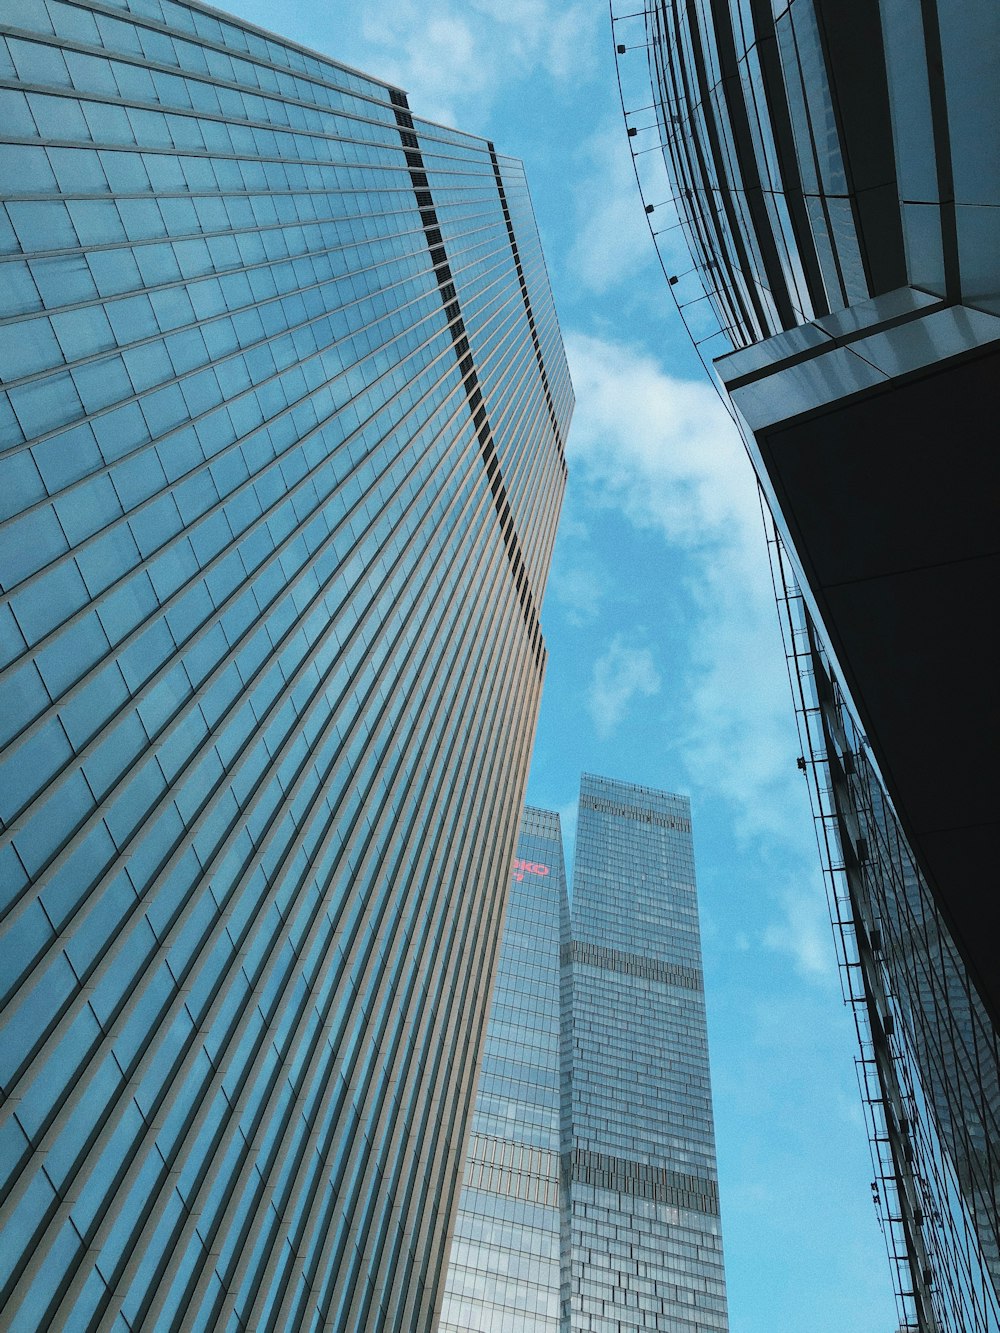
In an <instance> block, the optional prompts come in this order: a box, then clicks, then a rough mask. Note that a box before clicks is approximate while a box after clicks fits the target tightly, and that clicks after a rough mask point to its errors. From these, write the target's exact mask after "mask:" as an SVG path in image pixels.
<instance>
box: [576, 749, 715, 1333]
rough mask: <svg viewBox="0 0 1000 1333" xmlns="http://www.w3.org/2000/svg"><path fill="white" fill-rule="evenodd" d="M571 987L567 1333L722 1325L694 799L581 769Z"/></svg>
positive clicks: (695, 1331)
mask: <svg viewBox="0 0 1000 1333" xmlns="http://www.w3.org/2000/svg"><path fill="white" fill-rule="evenodd" d="M563 986H564V1003H565V1017H564V1024H565V1028H564V1034H563V1036H564V1042H563V1126H562V1154H563V1172H564V1179H565V1182H566V1194H565V1197H564V1200H563V1246H562V1301H563V1329H564V1333H602V1331H603V1330H605V1329H608V1328H621V1329H625V1328H627V1329H629V1330H640V1329H670V1330H671V1333H709V1330H720V1331H721V1333H724V1331H725V1330H726V1329H727V1328H728V1321H727V1318H726V1293H725V1280H724V1274H723V1265H722V1236H721V1231H720V1225H719V1191H718V1182H717V1176H716V1166H715V1136H714V1130H713V1126H712V1098H711V1087H710V1082H709V1069H708V1036H707V1030H706V1024H705V996H704V988H703V983H702V970H701V945H700V939H699V933H698V905H697V898H696V892H695V877H694V852H693V849H692V843H691V811H690V804H689V802H688V800H687V798H686V797H684V796H671V795H669V794H667V793H666V792H659V791H653V790H651V789H650V788H648V787H638V786H634V785H633V784H632V783H628V782H615V781H612V780H611V779H609V778H600V777H592V776H590V775H588V774H584V776H583V778H582V781H581V784H580V813H579V822H578V825H577V835H576V855H575V856H574V859H573V897H572V937H571V941H570V942H569V943H568V944H567V945H566V947H565V949H564V951H563Z"/></svg>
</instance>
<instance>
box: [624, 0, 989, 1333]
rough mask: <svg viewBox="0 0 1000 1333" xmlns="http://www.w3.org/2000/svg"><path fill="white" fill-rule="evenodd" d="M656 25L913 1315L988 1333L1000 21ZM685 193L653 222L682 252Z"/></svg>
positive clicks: (645, 115) (650, 86) (820, 18)
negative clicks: (762, 516) (752, 481)
mask: <svg viewBox="0 0 1000 1333" xmlns="http://www.w3.org/2000/svg"><path fill="white" fill-rule="evenodd" d="M625 8H626V7H623V12H622V16H621V18H620V19H616V23H615V27H616V44H617V49H618V52H619V58H620V61H621V62H622V63H621V66H620V68H621V70H622V71H623V78H624V79H625V84H627V82H628V75H627V70H628V69H629V68H633V69H634V68H636V66H635V65H634V64H633V65H631V66H630V65H629V64H628V63H627V62H634V61H644V62H645V63H646V64H647V66H648V79H646V80H645V82H644V93H643V96H641V97H637V98H635V100H633V101H629V99H628V97H625V98H624V100H625V104H626V110H627V112H628V117H627V119H628V124H629V134H630V136H631V139H632V142H633V145H634V147H635V148H636V150H637V155H636V162H637V175H639V177H640V183H641V180H642V162H643V159H641V158H640V157H639V156H638V154H639V152H641V151H642V150H643V149H645V148H646V147H648V146H649V139H650V138H654V136H655V139H658V140H659V142H660V145H661V146H662V160H663V163H664V164H665V167H666V182H667V184H666V193H667V194H668V195H669V196H670V202H671V204H672V205H673V206H674V208H675V209H676V223H675V224H673V225H675V226H676V228H677V229H678V231H679V233H680V234H681V235H682V236H683V237H684V238H685V240H686V242H687V246H688V248H689V250H690V254H691V258H692V259H693V261H694V267H693V269H692V270H691V273H690V274H687V275H686V274H684V273H680V274H677V275H674V274H673V273H672V272H671V269H670V268H668V270H667V271H668V275H669V276H670V278H671V283H672V285H673V287H674V290H675V294H676V296H677V301H678V305H679V306H680V308H681V310H682V312H683V311H685V310H686V308H687V306H689V305H693V304H695V303H696V302H701V303H705V302H707V306H706V305H705V304H702V305H701V310H702V311H704V310H705V309H707V308H711V309H712V311H714V316H715V321H716V332H715V333H714V334H712V333H711V332H705V333H703V332H702V330H703V328H704V327H705V319H704V318H703V317H702V316H701V315H700V314H699V316H695V315H694V314H692V315H686V314H685V315H684V318H685V320H686V321H687V322H689V324H690V327H691V328H692V329H693V330H695V332H696V337H697V341H698V342H699V343H700V344H702V343H704V344H706V345H707V343H708V340H709V339H710V338H712V337H715V338H718V339H719V342H718V343H716V344H715V346H716V347H717V348H720V349H721V348H722V346H723V344H724V343H726V342H728V344H729V346H730V347H731V348H732V349H733V350H731V351H730V352H728V353H724V354H722V355H720V356H719V357H718V359H717V360H716V361H715V370H716V372H717V375H718V378H719V380H720V382H721V387H722V388H723V389H724V390H725V396H726V400H727V405H728V406H729V407H730V409H731V411H732V414H733V416H734V419H735V420H736V422H737V424H738V425H739V427H740V429H741V432H742V434H743V437H744V439H745V441H746V444H747V448H748V451H749V454H750V457H751V460H752V462H753V464H754V467H755V470H756V472H757V477H758V480H759V483H760V487H761V490H762V492H763V494H764V497H765V499H766V501H767V504H768V506H769V508H770V511H771V515H772V517H773V523H774V532H773V534H772V540H771V547H772V551H773V553H774V568H775V573H776V585H777V591H778V596H779V602H780V605H781V608H782V619H783V624H784V628H785V634H786V647H787V651H788V656H789V662H790V666H791V669H792V676H793V682H794V686H795V690H796V693H797V697H798V701H799V709H800V716H801V722H802V728H801V730H802V736H803V746H804V756H805V757H806V758H808V759H811V760H812V764H811V766H810V768H811V770H812V771H813V773H814V776H815V778H816V781H815V784H814V792H815V808H816V814H817V818H818V820H819V827H820V830H821V845H822V846H823V848H824V855H825V860H826V867H827V871H828V875H829V881H830V887H831V894H832V898H833V901H834V904H835V906H836V910H837V915H838V918H839V920H838V924H840V925H841V926H842V927H843V929H844V932H845V933H844V941H843V953H842V961H843V963H844V964H845V977H846V979H847V989H848V994H849V997H850V999H851V1000H852V1002H853V1003H854V1004H855V1007H856V1011H857V1013H858V1019H859V1031H860V1033H861V1036H862V1041H863V1060H862V1063H861V1069H862V1074H863V1087H864V1092H865V1097H866V1101H867V1102H868V1103H869V1104H870V1105H871V1106H872V1107H873V1108H874V1110H873V1116H874V1121H873V1126H872V1128H873V1139H874V1147H875V1157H876V1171H877V1179H876V1182H875V1183H876V1190H877V1194H878V1195H879V1201H880V1204H881V1206H882V1208H883V1214H884V1221H885V1225H886V1229H887V1234H888V1236H889V1240H890V1251H891V1252H892V1254H893V1255H894V1257H895V1258H896V1260H897V1262H898V1264H899V1283H898V1286H899V1293H900V1299H901V1314H902V1317H903V1323H904V1325H905V1326H906V1327H908V1328H919V1329H921V1330H933V1331H934V1333H937V1331H938V1330H949V1331H950V1333H960V1331H961V1333H986V1331H992V1330H996V1329H997V1328H1000V1267H998V1254H1000V1208H998V1204H1000V1095H998V1087H1000V1078H998V1070H1000V1051H998V1039H997V1024H998V1021H1000V971H998V969H997V967H996V959H995V947H994V941H995V939H996V938H997V933H998V930H1000V909H998V904H997V899H996V895H995V894H994V893H993V892H992V890H991V889H989V888H987V887H986V886H988V885H989V884H991V883H992V881H993V879H994V878H995V870H994V860H995V856H994V848H995V845H996V837H997V830H996V808H995V802H994V800H993V797H992V787H993V783H992V768H993V761H992V755H993V754H995V752H996V748H997V740H998V737H997V730H996V717H997V713H996V706H995V667H994V665H993V662H992V660H991V658H990V654H989V653H988V651H987V650H986V648H985V644H986V642H987V639H988V636H984V634H983V614H984V610H985V608H988V607H989V606H992V605H993V604H995V600H996V589H997V542H996V524H995V512H994V511H995V504H994V498H993V497H994V496H995V495H996V491H997V480H998V478H997V468H996V461H995V460H996V451H995V450H994V449H993V448H992V444H991V443H988V442H991V441H992V438H993V437H994V435H995V433H996V424H995V423H996V408H997V395H996V383H997V377H998V375H1000V166H998V164H1000V151H998V148H1000V144H998V141H1000V92H998V85H997V81H996V75H995V62H996V52H997V50H998V49H1000V10H998V9H997V7H996V5H995V4H993V3H991V2H990V0H972V2H971V3H963V4H956V3H951V2H950V0H929V2H928V3H923V4H920V5H905V4H895V3H890V2H889V0H884V2H881V3H877V4H863V3H860V0H859V2H858V3H854V2H853V0H851V2H849V3H844V2H843V0H837V3H833V0H790V2H786V3H781V4H774V5H772V4H770V3H763V2H760V3H758V0H749V3H740V4H736V3H732V4H726V3H720V4H713V5H711V6H701V7H696V6H690V5H682V4H680V3H677V2H676V0H655V3H654V2H652V0H650V2H649V3H647V4H646V5H645V6H643V7H642V8H641V9H640V10H638V11H636V12H634V13H633V14H632V15H631V16H629V15H627V14H626V13H625V12H624V11H625ZM640 34H641V36H640ZM637 45H642V46H643V47H644V48H645V49H646V52H647V54H648V59H646V58H645V57H644V56H643V55H633V54H631V51H630V47H634V46H637ZM640 68H641V67H640ZM640 82H642V80H640ZM623 86H625V85H623ZM650 91H652V97H651V98H650V96H649V93H650ZM641 103H645V106H641V105H640V104H641ZM631 106H635V110H634V111H631V110H630V109H629V108H630V107H631ZM644 136H645V137H644ZM653 146H654V147H655V140H654V144H653ZM657 188H659V189H661V190H662V189H663V182H662V179H661V181H660V182H659V183H658V187H657ZM662 201H663V195H662V193H661V194H659V195H658V196H656V197H650V198H649V202H648V204H647V213H648V214H650V216H651V220H652V224H653V230H654V232H658V233H659V234H660V235H663V236H665V235H666V233H667V232H669V231H670V227H666V228H664V227H663V224H662V223H661V222H660V221H659V217H660V204H661V203H662ZM660 244H661V246H663V247H664V248H665V249H667V250H669V246H670V242H669V241H663V242H660ZM662 253H663V250H661V254H662ZM665 262H666V261H665ZM674 262H675V261H674V259H673V257H672V256H671V257H670V258H669V263H670V264H671V265H672V264H673V263H674ZM685 283H686V284H687V285H684V284H685ZM699 284H700V286H699Z"/></svg>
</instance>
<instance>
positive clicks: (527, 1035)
mask: <svg viewBox="0 0 1000 1333" xmlns="http://www.w3.org/2000/svg"><path fill="white" fill-rule="evenodd" d="M513 880H514V882H513V886H512V888H511V894H510V900H509V903H508V906H507V915H506V918H505V923H504V931H503V939H502V943H501V947H500V962H499V965H498V967H497V979H496V987H495V989H494V993H493V1006H492V1009H491V1011H490V1018H489V1023H488V1025H487V1028H486V1044H485V1046H484V1053H483V1064H482V1070H481V1072H480V1075H479V1088H478V1092H477V1095H476V1106H475V1111H474V1113H473V1117H472V1134H471V1137H470V1140H469V1146H468V1151H467V1154H466V1160H465V1178H464V1182H463V1186H462V1194H461V1200H460V1203H459V1209H458V1216H457V1220H456V1223H455V1233H454V1239H453V1241H452V1247H451V1259H450V1261H449V1265H448V1281H447V1286H446V1288H445V1298H444V1308H443V1311H442V1315H441V1322H440V1324H439V1330H440V1333H503V1331H504V1330H508V1329H517V1330H518V1333H559V1330H560V1321H559V1237H560V1210H559V1197H560V1196H559V1123H560V1084H559V1079H560V1068H559V1033H560V989H559V969H560V961H559V959H560V946H561V944H562V943H563V941H564V940H565V939H566V938H567V931H568V902H567V898H566V876H565V871H564V869H563V850H562V835H561V832H560V828H559V816H558V815H556V814H550V813H549V812H548V811H547V810H534V809H532V808H531V807H528V808H527V809H526V810H525V812H524V819H523V822H522V824H521V838H520V841H519V843H518V848H517V859H516V860H515V861H514V871H513Z"/></svg>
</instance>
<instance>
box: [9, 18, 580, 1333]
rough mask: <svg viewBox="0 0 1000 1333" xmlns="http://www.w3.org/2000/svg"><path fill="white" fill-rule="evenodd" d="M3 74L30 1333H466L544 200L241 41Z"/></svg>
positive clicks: (116, 48) (358, 77)
mask: <svg viewBox="0 0 1000 1333" xmlns="http://www.w3.org/2000/svg"><path fill="white" fill-rule="evenodd" d="M0 31H2V36H0V123H2V131H3V135H4V139H5V142H4V143H3V144H2V145H0V181H2V189H3V204H2V206H0V291H2V293H3V296H2V311H0V316H2V317H0V373H2V377H3V381H2V388H0V478H2V480H0V505H2V506H3V517H4V520H5V521H4V525H3V527H2V529H0V579H2V595H0V624H2V651H3V667H4V670H3V675H2V678H0V691H2V696H0V717H2V725H3V732H2V735H0V746H2V753H0V763H2V768H0V817H2V821H3V827H2V834H0V883H2V900H0V912H2V930H3V936H2V944H0V947H2V950H3V954H2V969H0V976H2V1004H3V1032H2V1038H0V1086H2V1089H3V1096H4V1103H3V1106H2V1109H0V1310H2V1312H3V1313H2V1315H0V1323H3V1326H4V1327H5V1328H11V1329H19V1330H22V1329H23V1330H29V1329H30V1330H34V1329H38V1328H60V1329H67V1330H68V1329H81V1330H82V1329H97V1328H106V1327H107V1328H110V1327H112V1326H114V1327H118V1328H126V1327H127V1328H132V1329H140V1328H142V1329H153V1328H155V1329H157V1330H166V1329H182V1328H183V1329H185V1330H191V1329H201V1328H206V1329H207V1328H229V1329H239V1328H244V1329H253V1330H264V1329H279V1328H280V1329H299V1328H305V1327H319V1326H324V1327H327V1328H336V1329H338V1330H347V1329H357V1330H365V1331H366V1333H367V1331H369V1330H375V1329H386V1330H389V1329H392V1330H409V1329H427V1328H430V1327H431V1326H432V1325H433V1321H434V1318H435V1313H436V1307H437V1306H439V1304H440V1299H441V1292H442V1284H443V1274H444V1262H445V1259H446V1249H445V1244H446V1238H447V1234H448V1228H449V1225H450V1221H451V1217H452V1214H453V1211H454V1206H455V1202H456V1199H457V1193H458V1185H459V1182H460V1174H461V1165H462V1163H461V1149H462V1144H463V1143H464V1140H465V1132H466V1128H467V1123H468V1117H469V1114H470V1112H471V1101H472V1094H473V1083H474V1073H475V1069H476V1064H477V1058H478V1054H479V1050H480V1047H481V1042H482V1037H483V1031H484V1027H485V1021H486V1013H487V1006H488V1003H489V996H490V989H491V981H492V974H493V967H494V964H495V958H496V950H497V941H498V937H499V930H500V925H501V922H502V918H503V911H504V905H505V901H506V895H507V889H508V882H509V869H510V863H511V858H512V856H513V854H514V850H515V843H516V838H517V831H518V819H519V816H520V809H521V801H522V799H523V791H524V784H525V780H526V774H527V764H528V757H529V752H530V748H531V742H532V737H533V731H534V725H535V718H536V712H537V706H538V699H539V694H540V689H541V682H542V675H543V671H544V663H545V649H544V646H543V643H542V637H541V632H540V628H539V623H538V608H539V606H540V603H541V599H542V593H543V589H544V585H545V579H546V575H547V570H548V564H549V559H550V555H551V550H552V543H553V539H554V533H555V527H556V522H557V518H558V511H559V505H560V500H561V495H562V491H563V486H564V482H565V476H566V471H565V463H564V458H563V440H564V436H565V431H566V428H567V425H568V420H569V416H570V412H571V406H572V391H571V387H570V383H569V378H568V372H567V368H566V362H565V357H564V355H563V351H562V344H561V339H560V334H559V330H558V325H557V321H556V316H555V311H554V307H553V304H552V298H551V294H550V291H549V287H548V282H547V279H546V276H545V270H544V265H543V261H542V256H541V251H540V248H539V243H538V237H537V233H536V229H535V225H534V220H533V216H532V212H531V205H530V201H529V198H528V193H527V187H526V184H525V179H524V174H523V170H522V168H521V165H520V164H519V163H518V162H515V161H513V160H511V159H510V158H507V157H503V156H501V155H499V154H498V153H497V152H496V151H495V150H494V147H493V145H492V144H490V143H488V142H486V141H484V140H481V139H477V138H473V137H470V136H468V135H463V134H460V133H457V132H454V131H452V130H448V129H444V128H442V127H440V126H437V125H432V124H429V123H426V122H423V121H421V120H419V119H417V118H415V117H414V116H413V115H412V113H411V111H410V109H409V106H408V101H407V98H406V95H405V93H403V92H402V91H401V90H399V89H397V88H394V87H390V86H388V85H386V84H384V83H381V82H379V81H378V80H376V79H372V78H369V77H367V76H365V75H362V74H359V73H357V72H356V71H353V70H349V69H346V68H344V67H342V66H340V65H337V64H335V63H333V62H331V61H329V60H327V59H325V58H323V57H321V56H319V55H316V54H313V53H311V52H308V51H306V50H304V49H302V48H300V47H297V46H294V45H291V44H288V43H285V42H283V41H281V40H280V39H279V38H277V37H274V36H272V35H270V34H267V33H264V32H262V31H260V30H257V29H253V28H251V27H248V26H246V25H244V24H242V23H240V22H238V21H235V20H233V19H230V18H228V17H227V16H225V15H223V14H220V13H218V12H217V11H213V10H209V9H206V8H204V7H202V6H199V5H196V4H186V3H175V2H174V0H132V2H131V3H116V4H104V3H100V2H99V0H93V2H91V0H74V2H73V3H62V2H61V0H31V3H27V2H26V3H24V4H19V5H17V6H14V7H13V8H7V9H6V10H5V12H4V14H3V27H2V30H0Z"/></svg>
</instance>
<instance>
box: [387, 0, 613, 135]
mask: <svg viewBox="0 0 1000 1333" xmlns="http://www.w3.org/2000/svg"><path fill="white" fill-rule="evenodd" d="M362 37H363V39H364V41H365V43H366V45H367V47H368V50H369V52H370V56H369V57H368V59H369V64H370V65H371V67H372V68H377V69H378V70H379V72H380V74H381V75H382V76H383V77H385V78H387V79H388V80H390V81H392V82H394V83H397V84H398V85H399V86H400V87H402V88H405V89H406V90H407V91H408V92H409V93H410V94H411V105H412V107H413V110H414V114H416V115H418V116H422V117H425V118H426V119H429V120H437V121H442V122H444V123H446V124H456V123H458V122H459V121H461V122H462V128H464V129H470V128H474V127H475V122H476V121H479V122H480V128H483V125H482V120H483V118H484V117H485V116H486V115H487V113H488V111H489V108H490V106H491V104H492V102H493V100H494V97H495V96H496V95H497V93H498V92H499V91H500V90H501V89H507V90H509V89H510V88H511V87H512V86H513V85H514V84H517V83H523V82H525V81H527V80H533V79H538V78H539V77H542V78H546V79H551V80H554V81H555V82H556V83H557V84H567V83H568V82H569V81H570V80H571V79H573V78H577V77H580V76H581V75H583V74H584V73H588V72H589V71H590V70H591V69H592V67H593V65H594V63H595V39H596V37H597V24H596V15H595V13H594V10H593V6H590V5H587V4H585V3H584V0H569V2H568V3H567V2H566V0H472V3H471V4H470V3H465V4H461V3H458V0H419V2H418V0H384V3H383V4H382V5H380V6H379V9H378V13H377V16H376V15H374V14H369V15H366V16H365V18H364V19H363V21H362Z"/></svg>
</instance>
